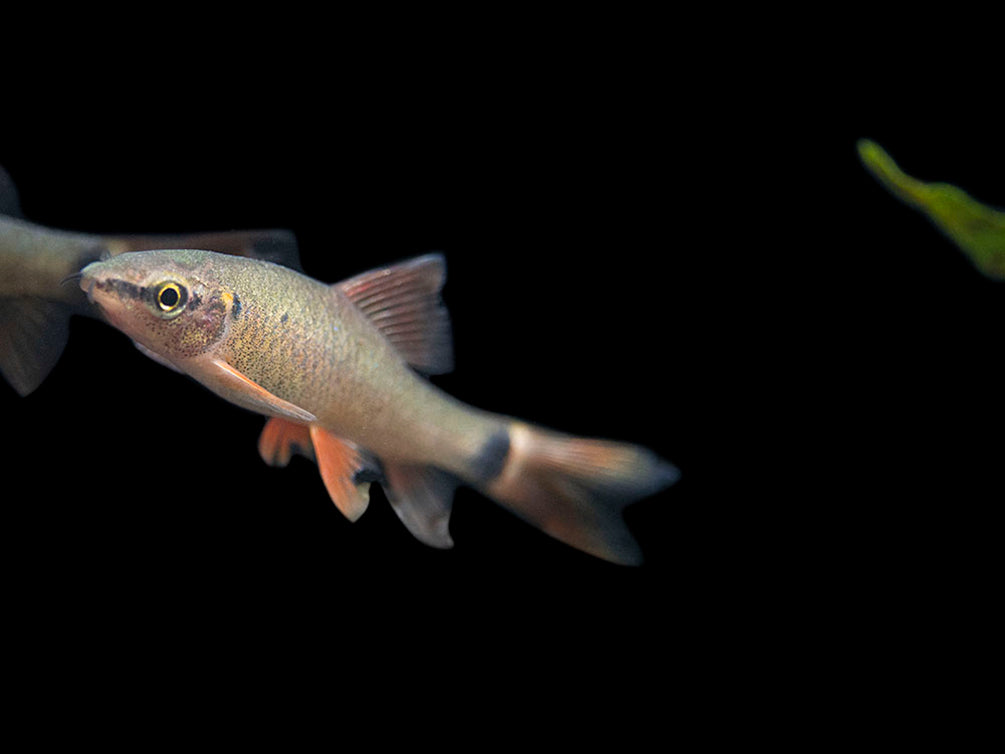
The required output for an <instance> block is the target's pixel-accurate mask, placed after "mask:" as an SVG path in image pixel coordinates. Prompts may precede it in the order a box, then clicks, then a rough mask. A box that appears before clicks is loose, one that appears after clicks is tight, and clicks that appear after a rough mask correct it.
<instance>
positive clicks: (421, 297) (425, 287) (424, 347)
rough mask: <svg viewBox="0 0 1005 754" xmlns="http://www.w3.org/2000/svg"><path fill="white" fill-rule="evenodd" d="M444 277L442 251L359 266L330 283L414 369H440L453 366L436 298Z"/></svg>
mask: <svg viewBox="0 0 1005 754" xmlns="http://www.w3.org/2000/svg"><path fill="white" fill-rule="evenodd" d="M445 279H446V265H445V263H444V260H443V255H442V254H426V255H425V256H421V257H416V258H415V259H411V260H409V261H407V262H402V263H401V264H396V265H392V266H390V267H382V268H380V269H377V270H371V271H369V272H364V273H362V274H360V275H356V276H355V277H352V278H349V279H348V280H343V281H342V282H341V283H336V284H335V286H333V287H336V288H338V289H339V290H341V291H342V292H343V293H344V294H345V295H346V296H348V297H349V299H350V300H351V301H352V302H353V303H354V304H355V305H356V306H358V307H359V308H360V310H361V311H362V312H363V313H364V314H366V316H367V317H368V318H369V319H370V321H371V322H373V324H375V325H376V326H377V328H378V329H379V330H380V331H381V332H382V333H383V334H384V336H385V337H386V338H387V339H388V340H389V341H391V343H392V344H394V346H395V348H397V349H398V352H399V353H400V354H401V355H402V356H403V357H404V358H405V360H406V361H407V362H408V363H409V364H410V365H411V366H412V367H413V368H415V369H417V370H419V371H420V372H423V373H425V374H444V373H445V372H449V371H450V370H451V369H453V368H454V353H453V345H452V343H451V335H450V316H449V315H448V314H447V309H446V307H445V306H444V305H443V301H441V300H440V290H441V289H442V288H443V282H444V280H445Z"/></svg>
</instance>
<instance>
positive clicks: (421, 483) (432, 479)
mask: <svg viewBox="0 0 1005 754" xmlns="http://www.w3.org/2000/svg"><path fill="white" fill-rule="evenodd" d="M384 475H385V477H386V483H385V484H384V492H385V493H387V499H388V500H389V501H390V503H391V507H392V508H394V512H395V513H396V514H397V515H398V518H400V519H401V522H402V523H403V524H404V525H405V527H406V528H407V529H408V530H409V531H410V532H411V533H412V536H414V537H415V538H416V539H418V540H419V541H420V542H423V543H424V544H427V545H429V546H431V547H439V548H441V549H446V548H449V547H453V546H454V541H453V539H451V537H450V530H449V528H448V525H449V523H450V510H451V508H452V507H453V500H454V490H455V489H456V488H457V484H458V482H457V479H456V478H455V477H453V476H451V475H450V474H448V473H446V472H445V471H440V470H439V469H436V468H432V467H430V466H405V465H391V464H385V468H384Z"/></svg>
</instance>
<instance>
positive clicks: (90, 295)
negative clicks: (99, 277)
mask: <svg viewBox="0 0 1005 754" xmlns="http://www.w3.org/2000/svg"><path fill="white" fill-rule="evenodd" d="M92 266H93V265H90V264H89V265H87V267H85V268H84V269H82V270H81V271H80V272H78V273H77V275H78V276H79V277H80V290H82V291H83V292H84V293H86V294H87V302H88V303H89V304H93V303H94V284H95V282H97V281H96V279H95V277H94V273H93V271H92V272H91V273H88V269H90V268H91V267H92Z"/></svg>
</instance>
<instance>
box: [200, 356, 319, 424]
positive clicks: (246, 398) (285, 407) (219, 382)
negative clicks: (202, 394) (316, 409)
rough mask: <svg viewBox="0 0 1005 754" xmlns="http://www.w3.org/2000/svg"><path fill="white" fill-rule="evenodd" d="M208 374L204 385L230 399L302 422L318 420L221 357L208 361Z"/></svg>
mask: <svg viewBox="0 0 1005 754" xmlns="http://www.w3.org/2000/svg"><path fill="white" fill-rule="evenodd" d="M208 364H209V369H208V370H207V372H208V373H206V374H204V375H203V382H204V384H205V385H206V386H207V387H209V388H210V389H212V390H214V391H216V392H217V393H220V394H221V395H223V397H225V398H226V399H227V400H229V401H231V402H233V403H236V404H238V405H239V406H244V407H245V408H248V409H251V410H252V411H257V412H258V413H260V414H266V415H267V416H281V417H284V418H286V419H291V420H293V421H295V422H299V423H300V424H310V423H311V422H313V421H316V420H317V417H316V416H314V414H312V413H311V412H310V411H305V410H304V409H302V408H300V407H299V406H296V405H294V404H292V403H290V402H289V401H284V400H283V399H282V398H280V397H278V396H275V395H273V394H272V393H270V392H269V391H268V390H266V389H265V388H263V387H262V386H261V385H259V384H258V383H257V382H255V381H254V380H251V379H248V378H247V377H246V376H244V375H243V374H241V373H240V372H239V371H237V370H236V369H234V367H232V366H231V365H230V364H228V363H227V362H226V361H223V360H222V359H218V358H212V359H209V360H208Z"/></svg>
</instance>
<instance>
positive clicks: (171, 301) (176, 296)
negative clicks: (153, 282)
mask: <svg viewBox="0 0 1005 754" xmlns="http://www.w3.org/2000/svg"><path fill="white" fill-rule="evenodd" d="M186 298H188V296H187V294H186V291H185V289H184V288H182V287H181V286H180V285H178V284H177V283H163V284H162V285H161V287H160V288H158V289H157V306H159V307H160V310H161V311H162V312H164V313H166V314H168V313H170V312H173V311H176V310H177V309H179V308H180V307H182V306H184V304H185V299H186Z"/></svg>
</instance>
